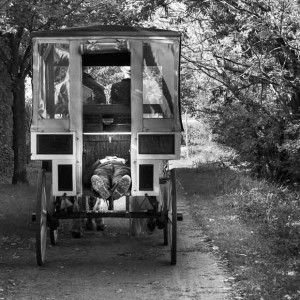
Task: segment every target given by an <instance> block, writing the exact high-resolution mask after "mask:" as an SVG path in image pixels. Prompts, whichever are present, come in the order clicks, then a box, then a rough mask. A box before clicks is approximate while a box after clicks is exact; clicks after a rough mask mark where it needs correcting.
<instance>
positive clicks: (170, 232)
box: [164, 169, 177, 265]
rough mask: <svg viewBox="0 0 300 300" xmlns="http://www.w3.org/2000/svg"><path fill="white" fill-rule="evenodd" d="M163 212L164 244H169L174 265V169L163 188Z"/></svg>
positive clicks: (175, 222) (175, 228)
mask: <svg viewBox="0 0 300 300" xmlns="http://www.w3.org/2000/svg"><path fill="white" fill-rule="evenodd" d="M164 213H165V215H166V220H165V222H166V226H165V228H164V244H165V245H169V248H170V251H171V264H172V265H175V264H176V258H177V198H176V173H175V169H172V170H171V171H170V181H169V182H168V184H167V187H166V188H165V193H164Z"/></svg>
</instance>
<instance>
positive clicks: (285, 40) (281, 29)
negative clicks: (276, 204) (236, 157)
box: [183, 0, 300, 178]
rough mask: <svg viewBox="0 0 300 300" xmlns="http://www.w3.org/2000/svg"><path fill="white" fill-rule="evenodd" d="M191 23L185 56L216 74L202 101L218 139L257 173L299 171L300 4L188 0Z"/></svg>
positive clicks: (188, 61) (202, 109)
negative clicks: (236, 151) (236, 152)
mask: <svg viewBox="0 0 300 300" xmlns="http://www.w3.org/2000/svg"><path fill="white" fill-rule="evenodd" d="M183 2H184V3H185V4H186V6H187V8H188V9H187V14H186V17H185V20H189V22H190V24H193V25H192V26H190V27H189V29H188V30H187V31H186V32H185V33H186V35H187V36H188V39H186V40H185V41H188V42H187V43H186V45H185V46H186V48H187V49H189V50H188V51H183V57H184V59H185V61H186V64H187V65H188V66H189V68H190V69H192V68H194V69H197V70H198V72H201V73H202V74H205V75H206V76H207V77H208V78H210V79H211V81H210V82H209V85H207V84H206V83H207V82H208V81H205V82H203V78H201V77H199V78H200V81H199V83H198V84H199V85H200V86H206V88H205V89H206V92H207V95H209V97H204V98H202V99H199V98H198V100H201V101H202V104H201V105H199V108H200V110H199V114H200V113H202V116H205V117H206V118H208V119H209V120H210V122H211V125H212V127H213V129H214V131H215V132H216V133H218V137H219V141H220V142H222V143H225V144H227V145H229V146H232V147H234V148H236V149H237V150H238V151H239V153H240V154H241V158H242V159H246V160H248V161H249V160H250V163H251V166H252V168H253V170H255V171H257V173H261V174H263V173H264V174H268V175H269V176H274V175H275V176H276V177H277V178H279V177H282V176H285V175H286V174H289V175H290V174H292V173H293V174H294V175H293V176H294V177H296V176H297V175H298V173H297V172H299V171H297V170H298V169H299V163H297V161H298V160H299V154H298V153H299V146H298V143H296V142H295V140H298V138H299V112H300V111H299V107H300V94H299V91H300V85H299V83H300V81H299V79H300V78H299V70H300V68H299V59H298V57H299V54H300V53H299V46H300V45H299V41H300V40H299V33H300V30H299V29H300V23H299V18H298V15H299V5H298V1H296V0H284V1H283V0H270V1H260V0H255V1H253V0H251V1H250V0H221V1H216V0H212V1H183Z"/></svg>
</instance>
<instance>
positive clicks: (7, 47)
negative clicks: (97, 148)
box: [0, 0, 155, 183]
mask: <svg viewBox="0 0 300 300" xmlns="http://www.w3.org/2000/svg"><path fill="white" fill-rule="evenodd" d="M142 3H143V1H140V4H142ZM149 3H153V5H154V4H155V1H149ZM142 7H143V6H141V7H140V9H139V10H137V9H136V6H135V5H134V1H130V0H127V1H125V2H122V1H118V0H92V1H90V0H74V1H69V0H58V1H56V0H45V1H44V0H43V1H40V0H29V1H21V2H20V1H16V0H11V1H7V0H1V1H0V62H1V63H2V65H3V66H4V67H5V69H6V71H7V74H8V78H9V79H10V81H11V82H10V87H11V94H12V95H13V104H12V109H13V131H12V132H13V149H14V172H13V179H12V182H13V183H18V182H27V178H26V162H27V154H26V152H27V149H26V135H27V132H26V129H27V127H26V126H24V124H25V123H26V107H25V92H24V90H25V84H24V83H25V78H26V77H27V76H28V75H31V56H32V45H31V34H32V32H33V31H39V30H52V29H58V28H63V27H72V26H82V25H87V24H89V25H90V24H93V23H98V24H119V25H129V24H137V23H138V21H140V20H141V19H142V18H143V17H147V16H148V14H149V12H148V10H149V9H150V8H151V7H144V8H143V9H141V8H142ZM0 100H1V101H3V99H2V98H1V99H0ZM5 143H7V144H8V143H9V141H5ZM8 145H9V144H8Z"/></svg>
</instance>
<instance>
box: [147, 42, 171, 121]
mask: <svg viewBox="0 0 300 300" xmlns="http://www.w3.org/2000/svg"><path fill="white" fill-rule="evenodd" d="M143 117H144V118H166V119H170V118H173V117H174V50H173V45H172V44H168V43H144V45H143Z"/></svg>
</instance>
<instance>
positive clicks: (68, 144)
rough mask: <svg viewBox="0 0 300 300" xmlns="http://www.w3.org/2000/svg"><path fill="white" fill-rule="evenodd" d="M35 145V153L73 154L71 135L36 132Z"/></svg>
mask: <svg viewBox="0 0 300 300" xmlns="http://www.w3.org/2000/svg"><path fill="white" fill-rule="evenodd" d="M36 147H37V149H36V150H37V151H36V153H37V154H54V155H57V154H73V135H71V134H38V135H37V137H36Z"/></svg>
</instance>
